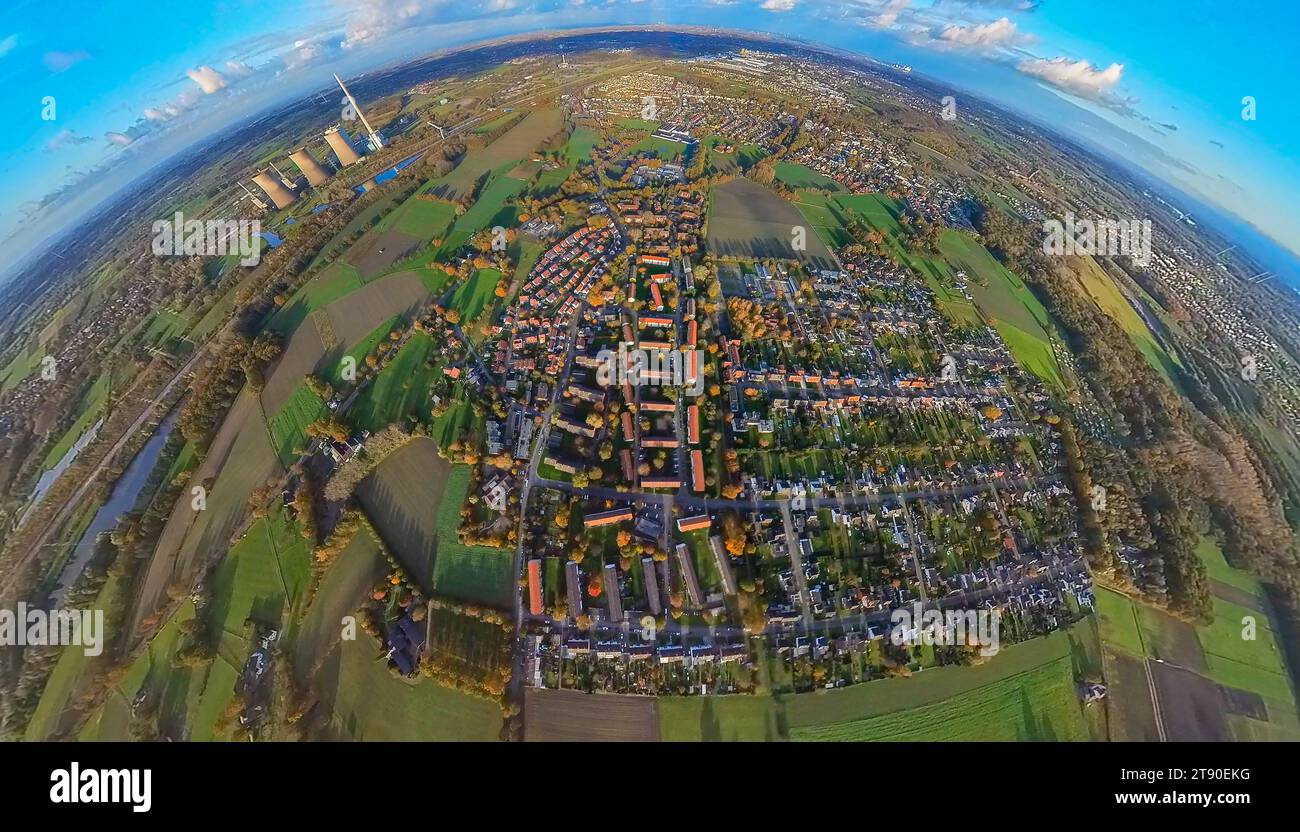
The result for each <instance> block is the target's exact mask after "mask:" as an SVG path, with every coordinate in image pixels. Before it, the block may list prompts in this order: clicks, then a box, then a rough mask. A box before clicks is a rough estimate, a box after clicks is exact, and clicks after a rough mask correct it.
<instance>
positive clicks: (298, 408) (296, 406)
mask: <svg viewBox="0 0 1300 832" xmlns="http://www.w3.org/2000/svg"><path fill="white" fill-rule="evenodd" d="M325 410H326V408H325V402H323V401H321V398H320V396H317V395H316V394H315V393H314V392H312V389H311V388H310V387H308V386H307V382H305V381H304V382H300V383H299V384H298V386H297V387H296V388H294V391H293V395H292V396H290V397H289V400H288V401H287V402H285V403H284V405H283V406H282V407H281V408H280V411H279V412H278V413H276V414H275V415H274V416H271V417H270V418H269V419H268V421H267V429H268V430H269V431H270V432H271V444H272V445H273V446H274V447H275V454H276V456H277V457H279V459H280V462H281V463H283V464H285V465H288V464H290V463H291V462H293V461H294V460H295V459H297V458H298V452H299V451H300V450H301V449H303V448H305V447H306V446H307V426H308V425H310V424H311V423H312V422H314V421H316V420H317V419H319V418H320V417H321V415H322V414H324V413H325Z"/></svg>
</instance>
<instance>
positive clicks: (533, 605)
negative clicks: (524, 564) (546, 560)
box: [528, 558, 542, 615]
mask: <svg viewBox="0 0 1300 832" xmlns="http://www.w3.org/2000/svg"><path fill="white" fill-rule="evenodd" d="M528 609H529V610H530V611H531V612H532V614H533V615H541V614H542V562H541V561H540V560H537V559H536V558H534V559H533V560H530V561H528Z"/></svg>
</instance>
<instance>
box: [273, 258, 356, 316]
mask: <svg viewBox="0 0 1300 832" xmlns="http://www.w3.org/2000/svg"><path fill="white" fill-rule="evenodd" d="M361 284H362V281H361V275H360V274H359V273H358V272H357V270H356V269H355V268H353V267H352V266H350V265H348V264H347V263H342V262H338V263H331V264H330V265H328V266H326V267H325V268H324V269H322V270H321V271H320V273H319V274H317V275H316V276H315V277H313V278H312V279H311V280H309V281H307V282H306V283H305V284H303V286H302V288H301V289H299V290H298V291H296V292H294V293H293V295H292V296H291V297H290V298H289V299H288V301H286V302H285V304H284V306H282V307H280V310H279V311H278V312H276V313H275V317H273V318H271V322H270V323H269V324H268V326H269V327H270V329H272V330H273V331H275V332H279V333H283V334H287V333H290V332H293V331H294V330H295V329H297V328H298V325H299V324H301V323H302V322H303V321H304V320H305V319H306V318H307V316H308V315H310V314H311V313H312V312H313V311H314V310H316V309H321V308H323V307H325V306H328V305H329V304H331V303H333V302H334V301H336V300H339V299H340V298H344V297H347V296H348V295H349V294H351V293H352V292H355V291H356V290H357V289H360V288H361Z"/></svg>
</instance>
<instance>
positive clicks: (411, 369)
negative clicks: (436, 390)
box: [348, 332, 434, 431]
mask: <svg viewBox="0 0 1300 832" xmlns="http://www.w3.org/2000/svg"><path fill="white" fill-rule="evenodd" d="M432 353H433V339H432V338H430V337H429V336H428V335H427V334H425V333H423V332H417V333H415V334H413V335H412V336H411V337H410V339H409V340H408V341H407V342H406V344H404V345H403V346H402V348H401V349H400V350H399V351H398V353H397V355H396V357H394V358H393V359H392V360H391V361H389V362H388V364H387V366H385V367H384V369H383V370H382V371H381V372H380V373H379V375H378V377H376V378H375V380H374V381H373V382H371V383H370V385H369V386H368V387H366V389H365V392H363V393H362V394H361V396H360V397H359V398H358V399H357V401H356V404H355V405H354V406H353V407H352V409H351V411H350V412H349V414H348V417H349V420H350V421H351V422H352V423H353V424H354V425H356V426H357V427H359V428H364V429H366V430H369V431H377V430H379V429H380V428H383V427H384V426H386V425H389V424H392V423H393V422H396V421H398V420H399V419H403V418H405V417H406V416H408V415H411V414H413V413H420V414H423V416H426V417H427V416H428V413H427V411H428V407H429V383H430V381H431V379H432V374H433V372H434V371H433V370H432V369H431V368H429V367H428V366H427V363H428V359H429V356H430V355H431V354H432Z"/></svg>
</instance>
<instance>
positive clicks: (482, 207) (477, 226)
mask: <svg viewBox="0 0 1300 832" xmlns="http://www.w3.org/2000/svg"><path fill="white" fill-rule="evenodd" d="M526 184H528V183H527V182H525V181H524V180H522V179H514V178H512V177H509V176H497V177H494V178H493V179H492V180H491V181H489V182H488V184H487V186H486V187H484V188H483V190H482V192H481V193H480V194H479V196H478V199H476V200H475V201H474V204H473V205H472V206H470V209H469V210H468V211H466V212H465V213H463V214H461V215H460V218H459V219H457V220H456V224H455V225H453V226H452V227H451V230H450V231H449V232H447V237H446V239H444V240H443V243H442V245H441V246H440V247H439V248H438V253H437V254H436V255H435V259H442V258H444V257H446V256H449V255H451V254H455V253H456V252H457V251H459V250H460V249H461V247H462V246H464V245H465V243H467V242H469V238H470V237H472V236H474V233H475V232H477V231H480V230H481V229H484V228H491V227H493V226H497V225H501V226H505V227H507V228H508V227H511V226H513V225H514V224H515V215H516V213H517V209H516V208H515V207H514V206H513V205H510V204H508V203H510V202H511V201H512V200H513V199H514V197H515V196H517V195H518V194H519V192H520V191H522V190H523V189H524V186H525V185H526Z"/></svg>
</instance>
